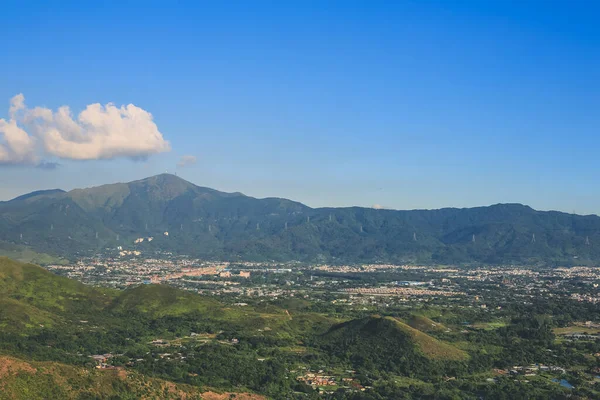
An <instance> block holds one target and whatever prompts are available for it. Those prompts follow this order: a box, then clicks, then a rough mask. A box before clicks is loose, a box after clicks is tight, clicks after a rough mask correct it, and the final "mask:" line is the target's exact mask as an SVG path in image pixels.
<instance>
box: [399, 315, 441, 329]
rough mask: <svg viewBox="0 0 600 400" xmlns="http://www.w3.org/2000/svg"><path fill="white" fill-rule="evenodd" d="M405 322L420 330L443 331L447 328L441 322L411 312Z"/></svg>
mask: <svg viewBox="0 0 600 400" xmlns="http://www.w3.org/2000/svg"><path fill="white" fill-rule="evenodd" d="M406 323H407V324H408V325H410V326H411V327H412V328H415V329H417V330H420V331H422V332H444V331H445V330H446V329H448V328H447V327H446V326H444V325H443V324H441V323H439V322H434V321H433V320H431V319H429V318H427V317H425V316H423V315H418V314H413V315H412V316H411V317H410V318H409V319H407V320H406Z"/></svg>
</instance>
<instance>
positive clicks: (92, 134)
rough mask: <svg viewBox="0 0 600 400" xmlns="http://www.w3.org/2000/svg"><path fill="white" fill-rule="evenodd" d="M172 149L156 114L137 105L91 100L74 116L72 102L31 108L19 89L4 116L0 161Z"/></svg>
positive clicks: (130, 155)
mask: <svg viewBox="0 0 600 400" xmlns="http://www.w3.org/2000/svg"><path fill="white" fill-rule="evenodd" d="M170 149H171V146H170V144H169V142H168V141H166V140H165V139H164V138H163V135H162V133H161V132H160V131H159V130H158V127H157V126H156V124H155V123H154V121H153V118H152V114H150V113H149V112H148V111H146V110H144V109H142V108H139V107H136V106H134V105H133V104H129V105H127V106H121V107H117V106H115V105H114V104H112V103H108V104H106V105H104V106H103V105H101V104H97V103H96V104H90V105H88V106H87V107H86V108H85V109H84V110H83V111H82V112H81V113H79V114H78V115H77V116H76V117H74V116H73V114H72V112H71V110H70V108H69V107H68V106H62V107H60V108H59V109H58V110H56V111H52V110H50V109H48V108H44V107H35V108H31V109H30V108H27V106H26V105H25V98H24V96H23V95H22V94H18V95H16V96H15V97H13V98H12V99H11V103H10V108H9V119H8V120H5V119H0V164H20V165H35V164H38V163H39V161H40V159H42V158H47V157H57V158H61V159H68V160H100V159H113V158H118V157H128V158H132V159H139V158H145V157H148V156H150V155H152V154H157V153H162V152H166V151H169V150H170Z"/></svg>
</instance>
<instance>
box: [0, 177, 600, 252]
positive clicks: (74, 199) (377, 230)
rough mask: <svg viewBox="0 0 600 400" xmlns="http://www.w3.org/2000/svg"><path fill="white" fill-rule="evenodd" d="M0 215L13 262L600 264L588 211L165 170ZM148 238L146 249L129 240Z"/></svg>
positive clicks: (599, 241)
mask: <svg viewBox="0 0 600 400" xmlns="http://www.w3.org/2000/svg"><path fill="white" fill-rule="evenodd" d="M0 217H1V218H0V254H5V255H8V254H11V255H15V253H14V249H15V246H18V248H21V249H28V251H33V252H34V253H40V254H51V255H53V256H60V257H71V258H74V257H77V256H79V255H85V254H92V253H94V252H97V251H102V250H103V249H105V248H106V247H112V248H115V247H116V246H124V247H126V248H137V249H140V250H144V251H155V250H166V251H172V252H176V253H181V254H187V255H194V256H199V257H206V258H219V259H233V260H237V259H240V258H242V259H255V260H267V259H276V260H305V261H315V260H333V261H344V262H354V261H364V262H366V261H391V262H421V263H470V262H484V263H515V262H529V263H562V264H573V263H578V264H581V263H594V262H597V261H598V260H600V217H598V216H594V215H590V216H581V215H572V214H566V213H560V212H553V211H552V212H542V211H536V210H533V209H531V208H530V207H527V206H523V205H520V204H497V205H493V206H489V207H476V208H468V209H456V208H445V209H439V210H412V211H396V210H376V209H368V208H360V207H349V208H310V207H307V206H305V205H303V204H300V203H297V202H294V201H290V200H286V199H280V198H266V199H256V198H252V197H248V196H245V195H243V194H241V193H224V192H219V191H217V190H214V189H209V188H204V187H200V186H196V185H194V184H192V183H190V182H187V181H185V180H183V179H180V178H178V177H176V176H173V175H168V174H163V175H158V176H154V177H151V178H147V179H143V180H139V181H135V182H130V183H117V184H110V185H103V186H99V187H94V188H88V189H77V190H73V191H71V192H68V193H66V192H63V191H60V190H53V191H42V192H34V193H30V194H27V195H24V196H21V197H18V198H16V199H13V200H11V201H7V202H0ZM164 232H169V236H166V235H164ZM150 236H152V237H154V238H155V240H153V241H152V242H151V243H149V242H147V241H146V242H144V243H142V244H139V245H134V244H133V241H134V240H135V239H136V238H138V237H150ZM10 246H12V248H13V251H12V252H10V251H11V250H10ZM24 259H25V258H24ZM31 259H38V260H40V261H41V262H50V260H48V259H47V258H46V259H44V258H43V257H37V258H31Z"/></svg>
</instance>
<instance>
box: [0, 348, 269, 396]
mask: <svg viewBox="0 0 600 400" xmlns="http://www.w3.org/2000/svg"><path fill="white" fill-rule="evenodd" d="M230 396H234V397H230ZM142 398H144V399H173V400H174V399H187V400H193V399H207V400H210V399H214V400H217V399H219V400H220V399H222V400H225V399H229V398H235V399H238V400H260V399H264V397H263V396H259V395H254V394H246V393H220V394H219V393H214V392H210V391H207V390H203V389H201V388H198V387H194V386H191V385H186V384H176V383H173V382H169V381H165V380H162V379H157V378H148V377H146V376H144V375H142V374H139V373H136V372H132V371H125V370H124V369H115V370H95V369H91V370H90V369H89V368H82V367H74V366H70V365H65V364H61V363H57V362H39V361H38V362H31V361H25V360H22V359H18V358H15V357H7V356H0V400H21V399H22V400H36V399H39V400H47V399H65V400H67V399H73V400H76V399H131V400H133V399H142Z"/></svg>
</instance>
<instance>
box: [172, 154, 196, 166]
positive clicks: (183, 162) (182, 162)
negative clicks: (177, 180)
mask: <svg viewBox="0 0 600 400" xmlns="http://www.w3.org/2000/svg"><path fill="white" fill-rule="evenodd" d="M197 161H198V159H197V158H196V156H181V158H180V159H179V162H178V163H177V166H178V167H189V166H190V165H194V164H196V162H197Z"/></svg>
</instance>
